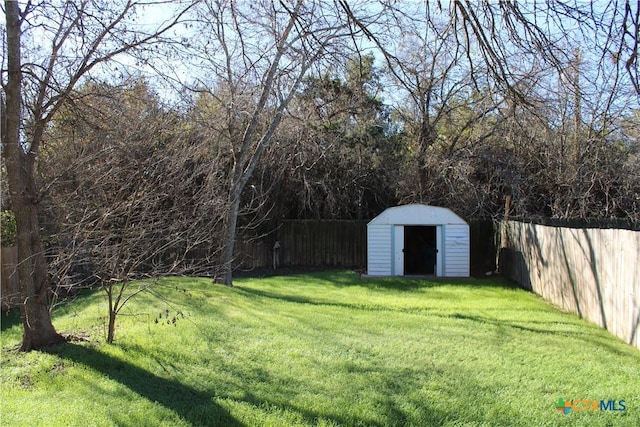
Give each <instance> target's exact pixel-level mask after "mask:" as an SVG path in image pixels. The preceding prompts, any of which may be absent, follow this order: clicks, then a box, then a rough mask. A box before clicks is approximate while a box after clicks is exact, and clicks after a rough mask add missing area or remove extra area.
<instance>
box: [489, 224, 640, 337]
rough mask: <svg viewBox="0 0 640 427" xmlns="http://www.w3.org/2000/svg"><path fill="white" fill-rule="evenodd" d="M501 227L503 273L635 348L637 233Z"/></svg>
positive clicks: (639, 316)
mask: <svg viewBox="0 0 640 427" xmlns="http://www.w3.org/2000/svg"><path fill="white" fill-rule="evenodd" d="M503 226H504V224H503ZM506 227H507V236H508V244H507V248H506V249H503V251H502V253H501V271H502V273H503V274H504V275H506V276H507V277H509V278H511V279H513V280H515V281H517V282H518V283H520V284H521V285H522V286H523V287H525V288H527V289H530V290H532V291H534V292H535V293H537V294H539V295H541V296H542V297H543V298H544V299H546V300H548V301H550V302H552V303H554V304H556V305H559V306H561V307H563V308H565V309H567V310H570V311H572V312H574V313H577V314H578V315H579V316H580V317H584V318H586V319H588V320H590V321H592V322H594V323H596V324H598V325H600V326H602V327H603V328H605V329H607V330H608V331H609V332H611V333H612V334H614V335H616V336H618V337H620V338H622V339H623V340H624V341H626V342H627V343H629V344H631V345H633V346H635V347H637V348H640V338H639V332H638V329H640V327H639V324H640V267H639V264H640V231H631V230H620V229H593V228H582V229H576V228H560V227H550V226H544V225H536V224H528V223H523V222H517V221H510V222H509V223H508V224H507V225H506Z"/></svg>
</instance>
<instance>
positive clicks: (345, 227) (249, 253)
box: [236, 220, 367, 268]
mask: <svg viewBox="0 0 640 427" xmlns="http://www.w3.org/2000/svg"><path fill="white" fill-rule="evenodd" d="M276 241H277V242H279V246H280V247H279V249H278V250H277V251H278V258H279V266H281V267H292V266H303V267H346V268H363V267H364V266H365V265H366V262H367V261H366V260H367V221H359V220H283V221H282V222H281V224H280V227H279V228H278V229H277V230H276V231H274V232H273V233H272V234H270V235H268V236H266V237H263V238H260V239H249V238H246V237H245V238H240V239H239V240H238V242H237V244H236V265H237V266H238V267H239V268H264V267H271V266H272V263H273V252H274V245H275V242H276Z"/></svg>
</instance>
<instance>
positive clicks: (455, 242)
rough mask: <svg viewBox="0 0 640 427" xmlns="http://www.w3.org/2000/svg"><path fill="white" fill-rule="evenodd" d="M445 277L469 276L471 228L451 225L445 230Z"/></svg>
mask: <svg viewBox="0 0 640 427" xmlns="http://www.w3.org/2000/svg"><path fill="white" fill-rule="evenodd" d="M445 257H446V261H445V268H446V270H445V276H447V277H468V276H469V226H468V225H460V224H449V225H447V226H446V229H445Z"/></svg>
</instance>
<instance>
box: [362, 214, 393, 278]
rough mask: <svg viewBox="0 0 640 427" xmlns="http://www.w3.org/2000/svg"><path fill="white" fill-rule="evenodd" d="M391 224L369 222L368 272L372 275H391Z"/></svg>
mask: <svg viewBox="0 0 640 427" xmlns="http://www.w3.org/2000/svg"><path fill="white" fill-rule="evenodd" d="M391 248H392V244H391V226H389V225H386V224H380V225H378V224H371V223H370V224H369V225H368V226H367V274H368V275H370V276H390V275H391V260H392V257H393V254H392V252H391V250H392V249H391Z"/></svg>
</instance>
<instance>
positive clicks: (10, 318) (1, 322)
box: [0, 308, 22, 332]
mask: <svg viewBox="0 0 640 427" xmlns="http://www.w3.org/2000/svg"><path fill="white" fill-rule="evenodd" d="M21 323H22V320H21V318H20V309H19V308H12V309H10V310H6V311H3V312H2V318H1V319H0V330H1V331H2V332H4V331H6V330H7V329H11V328H13V327H14V326H16V325H20V324H21Z"/></svg>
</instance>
